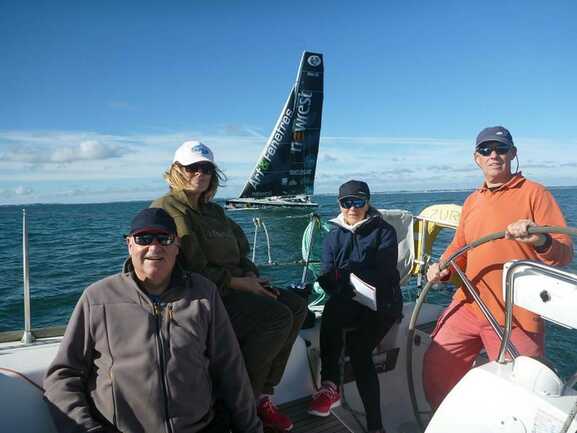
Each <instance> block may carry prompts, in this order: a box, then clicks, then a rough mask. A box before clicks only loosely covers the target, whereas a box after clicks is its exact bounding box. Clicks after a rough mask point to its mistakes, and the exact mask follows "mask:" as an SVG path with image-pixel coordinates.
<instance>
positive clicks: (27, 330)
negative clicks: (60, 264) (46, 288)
mask: <svg viewBox="0 0 577 433" xmlns="http://www.w3.org/2000/svg"><path fill="white" fill-rule="evenodd" d="M22 261H23V264H22V265H23V269H24V334H23V335H22V339H21V341H22V343H24V344H30V343H32V342H33V341H34V335H33V334H32V314H31V311H30V262H29V259H28V221H27V220H26V209H22Z"/></svg>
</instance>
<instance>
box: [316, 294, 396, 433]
mask: <svg viewBox="0 0 577 433" xmlns="http://www.w3.org/2000/svg"><path fill="white" fill-rule="evenodd" d="M396 320H397V318H396V317H391V316H387V315H386V314H384V313H382V312H376V311H373V310H371V309H370V308H367V307H365V306H364V305H361V304H359V303H358V302H355V301H353V300H352V299H344V298H340V297H337V296H334V297H331V299H329V301H328V302H327V303H326V304H325V308H324V311H323V317H322V322H321V335H320V343H321V363H322V369H321V380H323V381H325V380H330V381H331V382H334V383H335V384H337V385H338V386H340V385H341V383H340V382H341V377H340V368H339V358H340V355H341V351H342V349H343V330H344V329H347V328H354V329H353V330H352V331H350V332H349V333H348V335H347V339H346V344H347V346H346V353H347V354H348V355H349V357H350V360H351V365H352V367H353V373H354V375H355V380H356V383H357V388H358V390H359V394H360V396H361V399H362V401H363V406H364V407H365V413H366V415H367V428H368V429H369V430H377V429H380V428H382V427H383V424H382V419H381V398H380V392H379V378H378V376H377V372H376V370H375V364H374V363H373V357H372V352H373V350H374V349H375V347H376V346H377V344H379V342H380V341H381V340H382V339H383V337H384V336H385V334H386V333H387V332H388V331H389V330H390V329H391V327H392V326H393V324H394V323H395V321H396Z"/></svg>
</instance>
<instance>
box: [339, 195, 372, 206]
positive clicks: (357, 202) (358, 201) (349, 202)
mask: <svg viewBox="0 0 577 433" xmlns="http://www.w3.org/2000/svg"><path fill="white" fill-rule="evenodd" d="M339 204H340V205H341V207H342V208H344V209H350V208H352V207H354V208H355V209H360V208H362V207H364V206H365V205H366V204H367V201H366V200H365V199H362V198H350V197H349V198H343V199H340V200H339Z"/></svg>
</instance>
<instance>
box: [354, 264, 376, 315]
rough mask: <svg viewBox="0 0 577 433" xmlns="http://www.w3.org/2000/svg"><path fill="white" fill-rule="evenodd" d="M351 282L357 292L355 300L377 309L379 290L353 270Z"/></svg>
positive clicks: (374, 309)
mask: <svg viewBox="0 0 577 433" xmlns="http://www.w3.org/2000/svg"><path fill="white" fill-rule="evenodd" d="M350 280H351V284H352V286H353V292H355V296H354V298H353V299H354V300H355V301H357V302H358V303H359V304H363V305H364V306H366V307H369V308H370V309H371V310H373V311H377V291H376V290H375V288H374V287H373V286H371V285H370V284H367V283H365V282H364V281H363V280H361V279H360V278H359V277H357V276H356V275H355V274H353V273H352V272H351V277H350Z"/></svg>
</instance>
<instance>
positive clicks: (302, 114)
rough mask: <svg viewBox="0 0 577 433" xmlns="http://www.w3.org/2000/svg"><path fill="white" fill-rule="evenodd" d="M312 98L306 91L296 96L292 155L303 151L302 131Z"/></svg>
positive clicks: (305, 125) (305, 124) (310, 93)
mask: <svg viewBox="0 0 577 433" xmlns="http://www.w3.org/2000/svg"><path fill="white" fill-rule="evenodd" d="M312 96H313V93H312V92H311V91H306V90H301V91H300V92H299V94H298V99H297V104H298V107H297V109H296V117H295V126H294V134H293V141H292V142H291V152H293V153H294V152H299V153H300V152H302V151H303V148H304V143H303V140H304V130H305V129H306V127H307V120H308V114H309V113H310V111H311V105H312Z"/></svg>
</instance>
